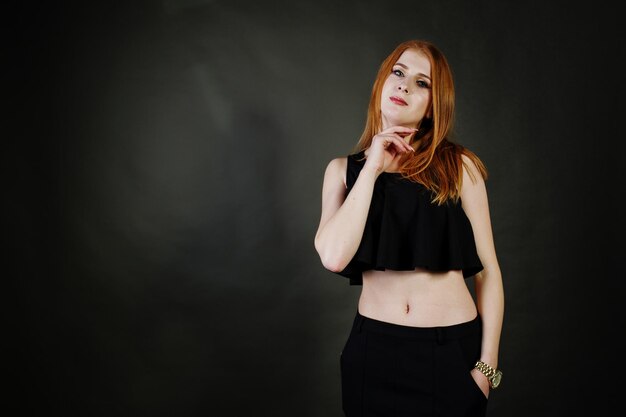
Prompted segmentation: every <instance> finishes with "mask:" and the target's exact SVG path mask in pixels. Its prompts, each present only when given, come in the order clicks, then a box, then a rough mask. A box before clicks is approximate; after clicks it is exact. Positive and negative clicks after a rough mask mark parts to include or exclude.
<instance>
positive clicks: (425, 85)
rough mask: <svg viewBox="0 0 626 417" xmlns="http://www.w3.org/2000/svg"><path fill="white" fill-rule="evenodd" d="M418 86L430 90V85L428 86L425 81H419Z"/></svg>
mask: <svg viewBox="0 0 626 417" xmlns="http://www.w3.org/2000/svg"><path fill="white" fill-rule="evenodd" d="M417 85H418V86H419V87H420V88H430V85H428V83H427V82H426V81H424V80H417Z"/></svg>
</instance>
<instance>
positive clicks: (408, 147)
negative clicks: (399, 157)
mask: <svg viewBox="0 0 626 417" xmlns="http://www.w3.org/2000/svg"><path fill="white" fill-rule="evenodd" d="M395 138H396V139H398V142H399V143H400V144H401V149H405V150H407V151H410V152H414V151H415V149H413V147H412V146H411V145H409V143H408V141H407V140H406V139H405V138H403V137H402V136H400V135H395ZM409 141H410V139H409Z"/></svg>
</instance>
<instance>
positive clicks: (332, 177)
mask: <svg viewBox="0 0 626 417" xmlns="http://www.w3.org/2000/svg"><path fill="white" fill-rule="evenodd" d="M347 167H348V158H347V157H345V156H341V157H337V158H333V159H331V160H330V162H328V165H327V166H326V172H325V173H324V181H325V182H326V181H333V182H338V181H341V182H343V184H344V186H345V185H346V169H347Z"/></svg>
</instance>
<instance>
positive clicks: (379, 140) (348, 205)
mask: <svg viewBox="0 0 626 417" xmlns="http://www.w3.org/2000/svg"><path fill="white" fill-rule="evenodd" d="M398 132H400V133H404V134H410V133H414V129H410V128H406V127H402V126H392V127H390V128H388V129H385V130H384V131H382V132H381V133H379V134H378V135H376V136H374V138H372V144H371V146H370V148H369V155H368V157H367V161H366V163H365V165H364V166H363V169H362V170H361V172H360V173H359V177H358V178H357V180H356V182H355V183H354V186H353V187H352V189H351V190H350V193H349V194H348V195H347V196H346V185H345V182H344V173H345V172H346V167H347V158H335V159H333V160H332V161H330V163H329V164H328V166H327V167H326V172H325V173H324V184H323V186H322V215H321V219H320V223H319V226H318V229H317V233H316V234H315V249H316V250H317V253H318V254H319V256H320V259H321V261H322V264H323V265H324V267H325V268H326V269H329V270H331V271H333V272H339V271H342V270H343V269H344V268H345V267H346V265H348V263H350V260H352V258H353V257H354V254H355V253H356V251H357V249H358V248H359V245H360V244H361V238H362V237H363V230H365V223H366V221H367V214H368V212H369V207H370V203H371V201H372V194H373V191H374V183H375V182H376V178H378V175H380V173H381V172H382V171H384V170H385V169H386V168H387V167H389V166H390V165H392V164H394V163H397V162H398V160H399V159H400V157H401V156H402V154H404V153H406V152H410V151H413V148H411V147H410V146H409V145H408V144H407V142H406V140H405V139H403V138H402V137H401V136H400V135H399V134H398ZM407 138H408V136H407Z"/></svg>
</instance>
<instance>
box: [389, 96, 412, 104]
mask: <svg viewBox="0 0 626 417" xmlns="http://www.w3.org/2000/svg"><path fill="white" fill-rule="evenodd" d="M389 100H391V101H393V102H394V103H396V104H399V105H400V106H408V104H407V102H406V101H404V100H402V99H401V98H400V97H396V96H391V97H389Z"/></svg>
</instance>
